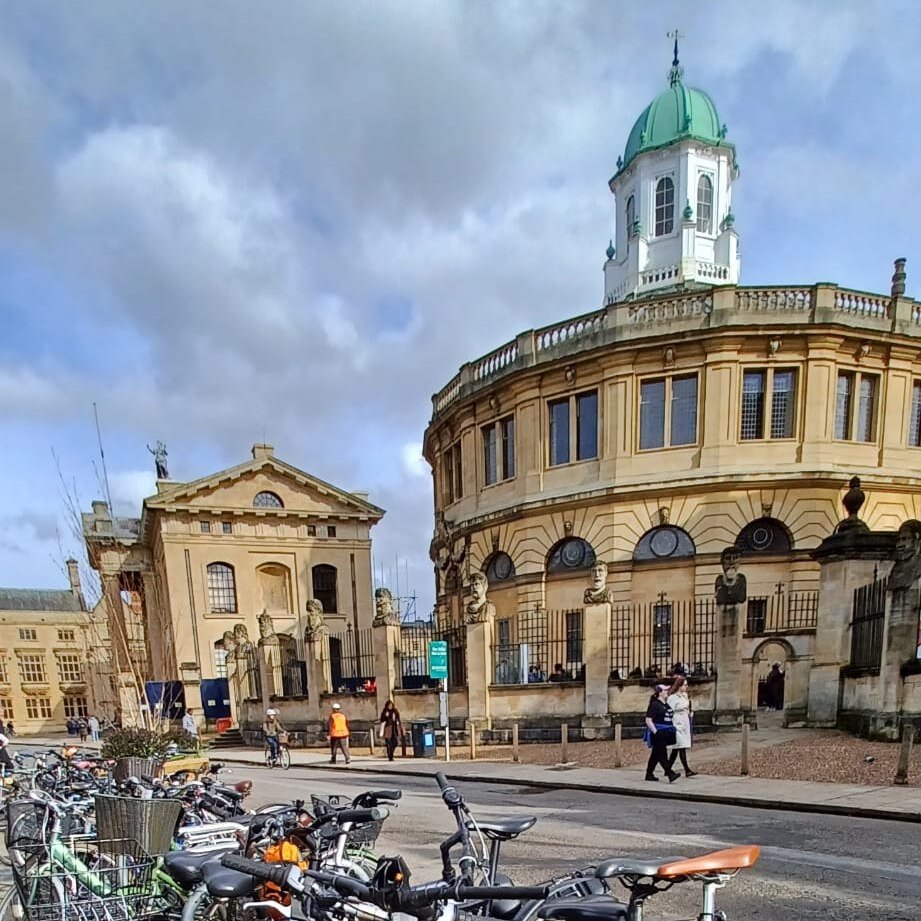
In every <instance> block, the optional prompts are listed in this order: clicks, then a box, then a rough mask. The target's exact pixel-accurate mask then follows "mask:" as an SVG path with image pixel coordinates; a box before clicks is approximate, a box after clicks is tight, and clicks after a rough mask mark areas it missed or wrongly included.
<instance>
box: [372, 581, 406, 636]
mask: <svg viewBox="0 0 921 921" xmlns="http://www.w3.org/2000/svg"><path fill="white" fill-rule="evenodd" d="M399 624H400V615H399V614H397V612H396V609H395V608H394V605H393V594H392V593H391V591H390V589H389V588H384V587H383V586H382V587H381V588H379V589H376V590H375V592H374V621H373V622H372V624H371V626H372V627H396V626H399Z"/></svg>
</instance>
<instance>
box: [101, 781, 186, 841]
mask: <svg viewBox="0 0 921 921" xmlns="http://www.w3.org/2000/svg"><path fill="white" fill-rule="evenodd" d="M94 799H95V800H96V834H97V836H98V838H99V840H100V841H111V842H114V845H115V846H114V847H113V848H112V849H113V850H115V851H118V850H119V845H120V844H121V843H125V847H126V849H127V851H126V853H129V854H130V852H131V848H132V842H137V844H138V845H140V847H141V849H142V850H143V851H144V852H145V853H147V854H150V855H159V854H165V853H166V852H167V851H169V849H170V848H171V847H172V844H173V836H174V834H175V832H176V825H177V824H178V822H179V816H180V814H181V813H182V803H180V802H179V800H175V799H137V798H135V797H133V796H107V795H103V794H97V795H96V796H95V797H94Z"/></svg>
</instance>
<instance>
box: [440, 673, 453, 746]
mask: <svg viewBox="0 0 921 921" xmlns="http://www.w3.org/2000/svg"><path fill="white" fill-rule="evenodd" d="M441 689H442V691H444V695H445V761H450V760H451V715H450V711H449V709H448V703H449V701H448V679H447V678H442V679H441Z"/></svg>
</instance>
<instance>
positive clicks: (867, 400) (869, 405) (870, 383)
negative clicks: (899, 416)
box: [835, 371, 879, 442]
mask: <svg viewBox="0 0 921 921" xmlns="http://www.w3.org/2000/svg"><path fill="white" fill-rule="evenodd" d="M878 394H879V375H877V374H865V373H864V372H862V371H839V372H838V386H837V389H836V392H835V438H836V439H837V440H838V441H867V442H869V441H876V418H877V401H878Z"/></svg>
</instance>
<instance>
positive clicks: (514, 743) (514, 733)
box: [512, 723, 521, 764]
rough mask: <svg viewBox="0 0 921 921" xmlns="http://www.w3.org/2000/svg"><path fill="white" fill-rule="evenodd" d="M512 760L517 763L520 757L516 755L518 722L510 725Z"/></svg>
mask: <svg viewBox="0 0 921 921" xmlns="http://www.w3.org/2000/svg"><path fill="white" fill-rule="evenodd" d="M512 761H514V762H515V764H518V762H519V761H521V758H519V757H518V723H515V724H514V725H513V726H512Z"/></svg>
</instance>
